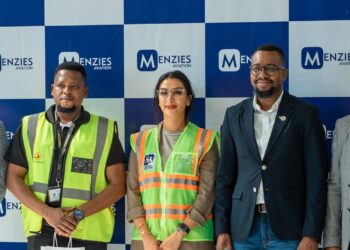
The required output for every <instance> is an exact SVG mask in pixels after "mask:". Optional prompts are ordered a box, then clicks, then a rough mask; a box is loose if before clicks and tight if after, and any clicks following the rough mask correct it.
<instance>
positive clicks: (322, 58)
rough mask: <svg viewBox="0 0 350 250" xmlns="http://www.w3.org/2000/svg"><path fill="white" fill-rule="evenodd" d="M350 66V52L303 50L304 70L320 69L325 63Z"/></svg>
mask: <svg viewBox="0 0 350 250" xmlns="http://www.w3.org/2000/svg"><path fill="white" fill-rule="evenodd" d="M332 62H335V63H337V64H339V65H350V52H324V51H323V49H322V48H321V47H304V48H303V49H302V50H301V66H302V67H303V68H304V69H320V68H322V67H323V65H324V64H325V63H332Z"/></svg>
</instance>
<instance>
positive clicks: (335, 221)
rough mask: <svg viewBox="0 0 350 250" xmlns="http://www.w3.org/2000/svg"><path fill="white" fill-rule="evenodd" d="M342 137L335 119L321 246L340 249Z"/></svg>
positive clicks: (342, 134)
mask: <svg viewBox="0 0 350 250" xmlns="http://www.w3.org/2000/svg"><path fill="white" fill-rule="evenodd" d="M344 137H345V135H344V133H341V131H340V126H339V121H337V122H336V124H335V130H334V136H333V141H332V169H331V172H330V174H329V178H328V196H327V212H326V225H325V228H324V233H323V246H324V247H326V248H327V247H332V246H333V247H338V249H340V246H341V180H340V167H341V165H340V159H341V156H340V152H342V143H340V142H341V138H344ZM330 249H331V248H330Z"/></svg>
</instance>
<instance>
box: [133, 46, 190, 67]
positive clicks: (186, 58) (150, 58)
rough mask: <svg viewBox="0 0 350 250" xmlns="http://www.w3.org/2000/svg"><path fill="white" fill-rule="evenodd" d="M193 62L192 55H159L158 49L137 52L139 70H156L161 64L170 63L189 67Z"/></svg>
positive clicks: (174, 65)
mask: <svg viewBox="0 0 350 250" xmlns="http://www.w3.org/2000/svg"><path fill="white" fill-rule="evenodd" d="M191 62H192V58H191V55H159V54H158V52H157V51H156V50H151V49H150V50H139V51H138V52H137V69H138V70H139V71H156V70H157V69H158V66H159V65H160V64H170V65H172V67H173V68H189V67H191Z"/></svg>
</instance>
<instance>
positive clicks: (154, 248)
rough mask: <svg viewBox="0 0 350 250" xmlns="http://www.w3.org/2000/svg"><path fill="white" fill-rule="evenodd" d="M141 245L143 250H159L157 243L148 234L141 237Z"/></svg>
mask: <svg viewBox="0 0 350 250" xmlns="http://www.w3.org/2000/svg"><path fill="white" fill-rule="evenodd" d="M142 243H143V248H144V250H160V247H159V241H157V240H156V239H155V238H154V237H153V236H152V235H150V234H149V235H147V236H144V237H142Z"/></svg>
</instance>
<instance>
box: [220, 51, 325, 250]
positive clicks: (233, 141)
mask: <svg viewBox="0 0 350 250" xmlns="http://www.w3.org/2000/svg"><path fill="white" fill-rule="evenodd" d="M287 75H288V70H287V69H286V68H285V58H284V53H283V51H282V49H281V48H279V47H277V46H275V45H263V46H261V47H259V48H258V49H256V51H255V52H254V54H253V56H252V62H251V66H250V80H251V84H252V86H253V89H254V96H253V97H252V98H248V99H246V100H244V101H242V102H241V103H239V104H237V105H235V106H232V107H230V108H228V109H227V110H226V114H225V118H224V121H223V125H222V128H221V129H222V131H221V133H222V141H221V159H220V162H219V166H218V169H217V179H216V201H215V227H216V228H215V230H216V235H217V245H216V247H217V248H216V249H218V250H222V249H224V248H227V249H232V244H233V248H234V249H235V250H239V249H283V250H287V249H298V250H302V249H308V250H310V249H317V247H318V241H320V238H321V233H322V229H323V226H324V217H325V205H326V186H327V185H326V179H327V170H328V167H327V151H326V145H325V138H324V131H323V128H322V124H321V122H320V119H319V116H318V111H317V109H316V108H315V107H313V106H311V105H308V104H306V103H304V102H303V101H301V100H299V99H298V98H296V97H294V96H292V95H290V94H288V93H287V92H284V91H283V81H284V80H285V79H286V78H287ZM231 240H232V241H231Z"/></svg>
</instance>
